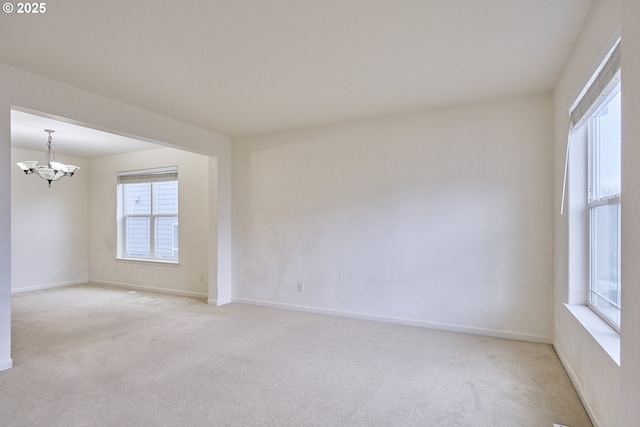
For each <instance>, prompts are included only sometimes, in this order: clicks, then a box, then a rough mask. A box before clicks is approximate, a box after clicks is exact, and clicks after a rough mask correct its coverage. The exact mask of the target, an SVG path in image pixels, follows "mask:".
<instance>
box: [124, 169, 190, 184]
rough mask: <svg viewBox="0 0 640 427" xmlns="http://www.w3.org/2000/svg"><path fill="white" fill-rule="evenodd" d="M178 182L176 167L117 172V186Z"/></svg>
mask: <svg viewBox="0 0 640 427" xmlns="http://www.w3.org/2000/svg"><path fill="white" fill-rule="evenodd" d="M177 180H178V167H177V166H171V167H168V168H161V169H145V170H138V171H127V172H118V184H131V183H144V182H167V181H177Z"/></svg>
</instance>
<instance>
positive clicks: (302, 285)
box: [298, 282, 304, 292]
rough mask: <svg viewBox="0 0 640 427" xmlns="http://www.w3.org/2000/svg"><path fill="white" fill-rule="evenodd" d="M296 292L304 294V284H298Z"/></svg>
mask: <svg viewBox="0 0 640 427" xmlns="http://www.w3.org/2000/svg"><path fill="white" fill-rule="evenodd" d="M298 292H304V282H298Z"/></svg>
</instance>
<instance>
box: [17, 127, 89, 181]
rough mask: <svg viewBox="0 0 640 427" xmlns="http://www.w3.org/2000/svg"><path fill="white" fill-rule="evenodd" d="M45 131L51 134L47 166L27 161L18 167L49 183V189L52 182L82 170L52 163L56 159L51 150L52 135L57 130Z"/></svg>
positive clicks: (48, 144) (48, 141) (48, 143)
mask: <svg viewBox="0 0 640 427" xmlns="http://www.w3.org/2000/svg"><path fill="white" fill-rule="evenodd" d="M44 131H45V132H48V133H49V139H48V140H47V144H46V146H47V164H46V165H40V164H38V162H37V161H35V160H27V161H25V162H20V163H18V166H20V169H22V170H23V171H24V173H25V174H27V175H29V174H30V173H35V174H36V175H38V176H39V177H40V178H42V179H44V180H45V181H49V187H51V182H52V181H57V180H59V179H60V178H62V177H64V176H73V174H74V173H76V171H77V170H78V169H80V168H79V167H78V166H73V165H63V164H62V163H58V162H53V161H52V159H55V158H56V156H55V154H54V153H53V150H52V149H51V146H52V144H51V134H52V133H53V132H55V130H51V129H45V130H44Z"/></svg>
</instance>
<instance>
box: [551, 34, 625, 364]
mask: <svg viewBox="0 0 640 427" xmlns="http://www.w3.org/2000/svg"><path fill="white" fill-rule="evenodd" d="M620 44H621V41H620V36H619V34H618V35H617V36H615V38H612V39H611V45H609V50H608V52H604V55H603V56H604V59H603V60H602V62H601V63H600V65H599V66H598V67H597V68H596V70H595V72H594V73H593V75H592V76H591V78H590V79H589V81H588V82H587V84H586V85H585V87H584V88H583V90H582V91H581V93H580V95H579V96H578V97H577V98H576V100H575V102H574V103H573V104H572V106H571V108H570V109H569V115H570V119H571V121H570V132H569V138H568V143H567V153H566V163H565V176H564V185H563V190H562V201H561V210H560V213H561V214H562V213H563V212H564V206H565V189H566V188H567V187H566V185H567V182H568V181H567V178H568V173H567V172H568V170H569V164H571V168H570V169H571V173H570V174H569V175H571V178H570V181H573V183H570V184H569V187H570V189H571V190H570V192H571V193H572V195H570V197H569V220H568V222H569V254H568V262H569V265H568V270H569V289H568V291H569V293H568V295H567V299H568V307H571V306H573V305H582V306H583V307H584V308H585V309H588V310H587V311H588V312H590V313H593V314H594V317H596V315H597V317H599V318H600V319H602V322H606V323H607V324H609V326H611V327H612V328H613V329H615V330H616V331H617V332H618V333H619V332H620V324H619V322H617V321H616V320H614V319H611V318H610V317H609V316H608V315H607V313H605V312H604V311H603V310H600V309H599V308H598V307H597V306H596V305H595V304H592V303H591V301H592V295H593V293H592V290H593V286H592V283H594V280H593V278H597V276H596V275H595V271H594V268H595V267H594V258H593V256H594V251H593V244H594V240H595V239H594V238H592V235H593V232H594V230H595V229H594V224H593V218H592V217H593V215H592V211H594V209H596V208H597V207H599V206H605V205H618V206H621V200H622V199H621V194H612V195H610V196H607V197H601V198H598V199H596V198H595V197H594V196H593V195H592V194H593V193H592V190H593V183H594V179H597V176H594V174H593V162H592V159H593V155H592V151H593V143H594V140H593V138H592V135H593V134H594V132H593V130H594V129H592V128H591V127H592V126H594V125H593V124H592V122H593V120H592V117H593V116H595V115H597V114H598V113H600V112H601V110H602V108H603V107H604V106H605V105H608V104H609V102H610V100H611V99H612V98H613V97H614V96H615V95H616V94H617V93H618V92H619V91H618V88H619V87H621V67H620V62H621V55H620ZM587 124H588V126H587ZM590 138H591V139H590ZM570 147H571V148H570ZM570 153H571V154H570ZM618 212H620V210H618ZM594 236H595V235H594ZM620 237H621V236H620V216H618V243H620ZM620 251H621V247H620V245H619V244H618V253H617V255H618V260H620V257H621V254H620ZM619 271H620V270H619V269H618V272H619ZM617 283H618V284H620V287H619V288H618V289H619V291H620V290H621V288H622V284H621V283H620V281H619V280H618V282H617ZM618 297H619V295H618ZM617 306H618V307H619V306H620V304H619V301H617ZM612 357H613V356H612Z"/></svg>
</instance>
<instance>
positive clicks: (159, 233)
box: [118, 167, 179, 262]
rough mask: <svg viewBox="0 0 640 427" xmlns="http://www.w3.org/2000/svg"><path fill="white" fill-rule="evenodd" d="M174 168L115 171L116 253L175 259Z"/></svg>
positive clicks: (176, 233) (176, 195)
mask: <svg viewBox="0 0 640 427" xmlns="http://www.w3.org/2000/svg"><path fill="white" fill-rule="evenodd" d="M178 248H179V245H178V168H177V167H169V168H162V169H149V170H139V171H130V172H119V173H118V257H119V258H128V259H142V260H156V261H172V262H177V261H178Z"/></svg>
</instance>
